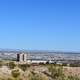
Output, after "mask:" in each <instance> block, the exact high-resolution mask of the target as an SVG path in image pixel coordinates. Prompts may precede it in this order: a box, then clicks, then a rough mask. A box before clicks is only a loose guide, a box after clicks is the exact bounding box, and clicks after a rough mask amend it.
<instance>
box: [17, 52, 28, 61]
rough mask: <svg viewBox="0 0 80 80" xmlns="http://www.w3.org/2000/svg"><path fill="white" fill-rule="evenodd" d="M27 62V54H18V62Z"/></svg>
mask: <svg viewBox="0 0 80 80" xmlns="http://www.w3.org/2000/svg"><path fill="white" fill-rule="evenodd" d="M26 60H27V54H26V53H20V54H19V53H18V54H17V61H18V62H26Z"/></svg>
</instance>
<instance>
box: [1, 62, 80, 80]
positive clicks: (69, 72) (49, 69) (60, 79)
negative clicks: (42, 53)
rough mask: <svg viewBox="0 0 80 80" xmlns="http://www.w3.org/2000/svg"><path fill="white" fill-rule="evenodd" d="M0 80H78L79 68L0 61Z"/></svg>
mask: <svg viewBox="0 0 80 80" xmlns="http://www.w3.org/2000/svg"><path fill="white" fill-rule="evenodd" d="M0 80H80V67H69V66H68V67H67V66H65V67H64V66H62V65H54V64H37V65H36V64H35V65H34V64H18V63H15V62H9V61H8V62H6V61H5V62H4V61H0Z"/></svg>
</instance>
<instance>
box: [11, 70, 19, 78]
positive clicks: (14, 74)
mask: <svg viewBox="0 0 80 80" xmlns="http://www.w3.org/2000/svg"><path fill="white" fill-rule="evenodd" d="M11 74H12V76H13V77H14V78H18V77H19V76H20V72H19V70H12V72H11Z"/></svg>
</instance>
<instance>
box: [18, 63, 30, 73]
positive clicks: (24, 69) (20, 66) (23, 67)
mask: <svg viewBox="0 0 80 80" xmlns="http://www.w3.org/2000/svg"><path fill="white" fill-rule="evenodd" d="M18 67H19V68H20V69H21V70H23V71H24V72H25V71H26V70H27V68H28V67H30V65H28V64H19V65H18Z"/></svg>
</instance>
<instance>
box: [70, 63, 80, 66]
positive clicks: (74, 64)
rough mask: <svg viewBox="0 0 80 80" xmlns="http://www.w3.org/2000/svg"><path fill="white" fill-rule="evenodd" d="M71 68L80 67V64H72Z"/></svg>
mask: <svg viewBox="0 0 80 80" xmlns="http://www.w3.org/2000/svg"><path fill="white" fill-rule="evenodd" d="M70 67H80V64H78V63H74V64H70Z"/></svg>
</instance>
